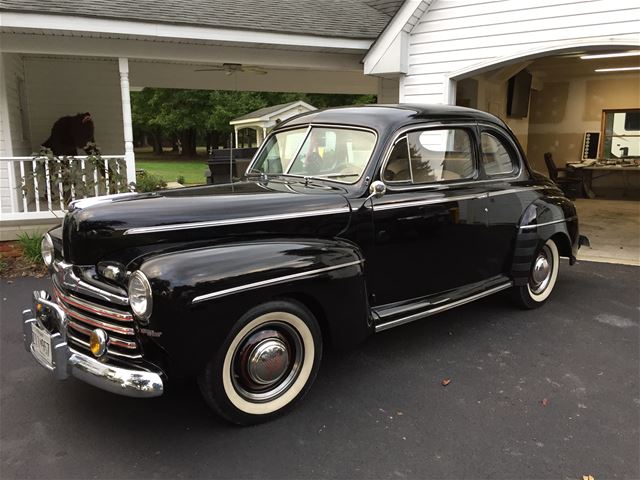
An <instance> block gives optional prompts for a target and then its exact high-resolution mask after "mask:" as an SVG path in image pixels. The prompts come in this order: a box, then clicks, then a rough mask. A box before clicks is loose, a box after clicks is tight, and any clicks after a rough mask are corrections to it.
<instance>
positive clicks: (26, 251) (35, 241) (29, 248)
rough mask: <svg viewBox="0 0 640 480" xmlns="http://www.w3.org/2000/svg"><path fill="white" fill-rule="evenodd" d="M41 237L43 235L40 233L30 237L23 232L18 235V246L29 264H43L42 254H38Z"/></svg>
mask: <svg viewBox="0 0 640 480" xmlns="http://www.w3.org/2000/svg"><path fill="white" fill-rule="evenodd" d="M42 237H43V235H42V234H41V233H34V234H33V235H30V234H29V233H27V232H24V233H21V234H20V235H18V246H19V247H20V248H21V249H22V254H23V255H24V256H25V258H26V259H27V260H29V261H30V262H33V263H43V262H42V254H41V253H40V244H41V243H42Z"/></svg>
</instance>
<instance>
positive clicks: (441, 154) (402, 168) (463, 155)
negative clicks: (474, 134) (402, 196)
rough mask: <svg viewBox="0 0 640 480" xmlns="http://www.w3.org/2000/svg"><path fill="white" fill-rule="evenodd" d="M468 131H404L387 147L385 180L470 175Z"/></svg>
mask: <svg viewBox="0 0 640 480" xmlns="http://www.w3.org/2000/svg"><path fill="white" fill-rule="evenodd" d="M474 172H475V168H474V165H473V155H472V153H471V138H470V136H469V132H468V131H467V130H464V129H462V128H447V129H429V130H417V131H414V132H408V133H407V134H406V135H404V136H402V137H400V138H399V139H398V140H397V141H396V144H395V145H394V147H393V150H392V151H391V154H390V156H389V160H388V161H387V165H386V167H385V170H384V172H383V174H382V179H383V181H385V182H411V183H413V184H425V183H434V182H442V181H451V180H460V179H465V178H471V177H473V174H474Z"/></svg>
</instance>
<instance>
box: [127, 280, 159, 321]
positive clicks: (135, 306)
mask: <svg viewBox="0 0 640 480" xmlns="http://www.w3.org/2000/svg"><path fill="white" fill-rule="evenodd" d="M127 295H128V297H129V307H130V308H131V311H132V312H133V314H134V315H135V317H136V318H137V319H138V320H140V322H142V323H147V322H148V321H149V317H151V311H152V310H153V294H152V292H151V284H150V283H149V280H148V279H147V277H146V275H145V274H144V273H142V272H141V271H140V270H136V271H135V272H133V273H132V274H131V276H130V277H129V284H128V286H127Z"/></svg>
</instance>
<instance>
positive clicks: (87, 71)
mask: <svg viewBox="0 0 640 480" xmlns="http://www.w3.org/2000/svg"><path fill="white" fill-rule="evenodd" d="M24 64H25V72H26V79H27V97H28V98H29V116H30V118H31V149H32V151H38V150H39V148H40V145H41V144H42V143H43V142H44V141H45V140H46V139H47V138H49V134H50V133H51V127H52V126H53V124H54V122H55V121H56V120H57V119H58V118H60V117H63V116H66V115H75V114H76V113H81V112H90V113H91V116H92V117H93V121H94V124H95V139H96V143H97V144H98V146H99V147H100V149H101V151H102V153H103V154H104V155H122V154H123V153H124V133H123V132H124V130H123V126H122V101H121V97H120V74H119V72H118V62H117V60H89V59H82V58H73V57H68V58H63V57H61V58H49V57H29V56H26V57H25V58H24ZM80 153H81V154H82V152H80Z"/></svg>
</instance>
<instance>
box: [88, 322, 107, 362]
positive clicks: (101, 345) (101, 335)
mask: <svg viewBox="0 0 640 480" xmlns="http://www.w3.org/2000/svg"><path fill="white" fill-rule="evenodd" d="M107 340H108V337H107V333H106V332H105V331H104V330H102V329H101V328H96V329H95V330H94V331H92V332H91V335H89V348H90V349H91V353H93V355H94V356H95V357H101V356H102V355H104V352H106V351H107Z"/></svg>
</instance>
